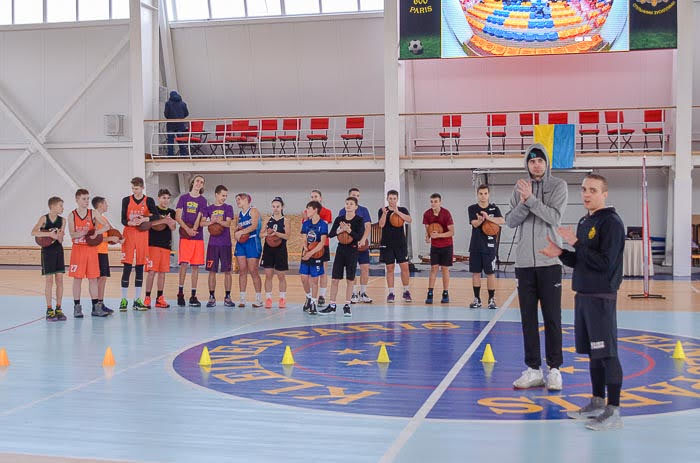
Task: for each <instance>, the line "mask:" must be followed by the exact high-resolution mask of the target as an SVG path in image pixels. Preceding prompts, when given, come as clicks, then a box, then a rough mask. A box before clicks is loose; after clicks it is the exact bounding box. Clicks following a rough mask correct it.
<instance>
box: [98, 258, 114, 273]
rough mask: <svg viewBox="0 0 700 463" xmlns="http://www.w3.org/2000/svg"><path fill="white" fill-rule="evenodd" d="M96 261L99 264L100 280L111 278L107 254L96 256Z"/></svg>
mask: <svg viewBox="0 0 700 463" xmlns="http://www.w3.org/2000/svg"><path fill="white" fill-rule="evenodd" d="M97 261H98V262H99V263H100V278H102V277H111V276H112V274H111V273H110V271H109V254H98V255H97Z"/></svg>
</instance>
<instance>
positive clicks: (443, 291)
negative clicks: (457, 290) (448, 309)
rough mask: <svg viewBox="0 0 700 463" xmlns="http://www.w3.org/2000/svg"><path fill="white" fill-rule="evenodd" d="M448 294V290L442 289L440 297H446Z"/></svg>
mask: <svg viewBox="0 0 700 463" xmlns="http://www.w3.org/2000/svg"><path fill="white" fill-rule="evenodd" d="M448 294H450V292H449V291H448V290H446V289H443V290H442V295H443V296H447V295H448Z"/></svg>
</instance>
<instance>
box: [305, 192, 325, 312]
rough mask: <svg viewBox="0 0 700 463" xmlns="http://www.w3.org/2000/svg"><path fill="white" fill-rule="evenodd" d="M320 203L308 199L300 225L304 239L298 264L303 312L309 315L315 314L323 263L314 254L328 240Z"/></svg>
mask: <svg viewBox="0 0 700 463" xmlns="http://www.w3.org/2000/svg"><path fill="white" fill-rule="evenodd" d="M321 207H322V206H321V203H319V202H318V201H310V202H309V203H308V204H307V205H306V217H308V219H306V220H305V221H304V223H303V224H302V225H301V235H302V239H303V240H304V248H303V249H302V254H301V264H300V265H299V275H301V284H302V286H303V287H304V292H305V293H306V302H305V303H304V312H308V313H309V315H316V314H317V310H316V301H317V299H316V298H317V297H318V285H319V279H320V277H321V275H323V263H322V260H321V258H320V257H319V258H316V257H314V255H315V254H316V253H318V251H321V250H322V249H323V248H324V246H325V245H326V241H328V224H327V223H326V222H325V221H324V220H323V219H321V216H320V215H319V212H320V211H321Z"/></svg>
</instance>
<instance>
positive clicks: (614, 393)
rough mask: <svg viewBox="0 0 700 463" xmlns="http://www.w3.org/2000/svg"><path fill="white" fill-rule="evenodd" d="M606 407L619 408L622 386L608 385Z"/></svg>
mask: <svg viewBox="0 0 700 463" xmlns="http://www.w3.org/2000/svg"><path fill="white" fill-rule="evenodd" d="M607 386H608V405H614V406H616V407H619V406H620V391H621V390H622V384H608V385H607Z"/></svg>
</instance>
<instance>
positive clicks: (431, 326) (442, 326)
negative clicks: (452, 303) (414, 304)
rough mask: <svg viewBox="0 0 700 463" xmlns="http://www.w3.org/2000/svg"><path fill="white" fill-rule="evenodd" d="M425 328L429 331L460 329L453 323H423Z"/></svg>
mask: <svg viewBox="0 0 700 463" xmlns="http://www.w3.org/2000/svg"><path fill="white" fill-rule="evenodd" d="M423 327H424V328H426V329H428V330H453V329H455V328H459V325H455V324H454V323H451V322H428V323H423Z"/></svg>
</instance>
